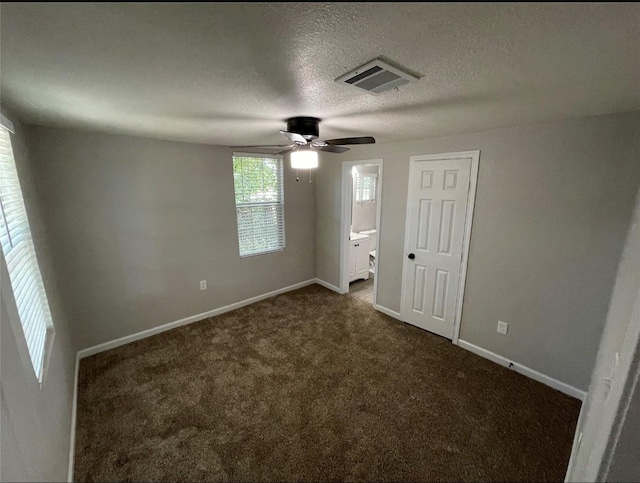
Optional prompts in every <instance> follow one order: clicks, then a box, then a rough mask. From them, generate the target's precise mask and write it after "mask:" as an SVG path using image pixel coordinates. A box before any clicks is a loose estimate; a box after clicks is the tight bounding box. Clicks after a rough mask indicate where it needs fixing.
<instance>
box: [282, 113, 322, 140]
mask: <svg viewBox="0 0 640 483" xmlns="http://www.w3.org/2000/svg"><path fill="white" fill-rule="evenodd" d="M319 126H320V119H318V118H317V117H291V118H289V119H287V131H288V132H295V133H298V134H301V135H302V136H304V138H305V139H307V140H310V139H317V138H318V136H319V135H320V128H319Z"/></svg>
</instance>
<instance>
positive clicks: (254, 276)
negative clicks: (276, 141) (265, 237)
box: [30, 127, 315, 349]
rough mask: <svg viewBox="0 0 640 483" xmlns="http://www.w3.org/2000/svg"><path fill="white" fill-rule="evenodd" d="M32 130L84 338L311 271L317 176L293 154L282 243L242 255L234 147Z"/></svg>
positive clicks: (184, 312) (134, 327) (123, 331)
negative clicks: (308, 177) (305, 176)
mask: <svg viewBox="0 0 640 483" xmlns="http://www.w3.org/2000/svg"><path fill="white" fill-rule="evenodd" d="M30 140H31V143H32V145H33V147H34V158H35V162H36V163H37V167H38V176H37V179H36V181H37V185H38V187H39V189H40V191H41V193H42V203H43V206H44V207H45V210H46V212H45V213H46V217H47V220H48V221H49V224H50V229H51V234H52V237H51V241H52V250H53V254H54V257H55V262H56V270H57V272H58V273H59V274H60V276H61V279H62V280H63V283H62V284H61V290H62V295H63V296H64V298H65V300H66V302H67V303H68V313H69V317H70V320H71V323H72V327H73V329H74V336H75V340H76V343H77V345H78V347H79V348H80V349H83V348H87V347H90V346H93V345H96V344H100V343H103V342H107V341H112V340H114V339H117V338H120V337H123V336H126V335H130V334H133V333H136V332H139V331H142V330H145V329H150V328H153V327H156V326H159V325H162V324H166V323H168V322H172V321H175V320H178V319H181V318H184V317H188V316H192V315H196V314H199V313H203V312H206V311H209V310H212V309H215V308H218V307H222V306H225V305H228V304H231V303H234V302H238V301H241V300H244V299H247V298H249V297H253V296H256V295H260V294H264V293H266V292H270V291H273V290H276V289H280V288H282V287H286V286H288V285H291V284H295V283H297V282H302V281H304V280H308V279H310V278H313V277H314V269H315V258H314V253H315V250H314V241H315V235H314V230H315V225H314V219H313V214H314V203H315V193H314V191H315V184H313V185H310V184H309V183H308V182H302V180H301V181H300V182H296V181H295V176H294V173H293V172H292V171H291V170H290V168H289V167H288V162H285V170H284V177H285V229H286V249H285V250H284V251H283V252H277V253H272V254H267V255H260V256H255V257H250V258H244V259H240V257H239V255H238V239H237V227H236V212H235V201H234V193H233V166H232V160H231V156H232V152H231V150H229V149H227V148H223V147H219V146H210V145H198V144H185V143H178V142H170V141H159V140H152V139H145V138H136V137H130V136H121V135H108V134H98V133H92V132H84V131H75V130H67V129H54V128H46V127H34V128H32V129H31V132H30ZM200 280H207V281H208V290H206V291H200V290H199V281H200Z"/></svg>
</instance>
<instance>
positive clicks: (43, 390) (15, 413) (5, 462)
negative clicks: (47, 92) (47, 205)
mask: <svg viewBox="0 0 640 483" xmlns="http://www.w3.org/2000/svg"><path fill="white" fill-rule="evenodd" d="M5 113H6V112H5ZM6 114H8V117H10V118H11V120H12V121H13V122H14V125H15V126H14V127H15V134H13V135H12V136H11V137H12V146H13V152H14V157H15V160H16V166H17V169H18V176H19V178H20V184H21V188H22V193H23V196H24V200H25V205H26V208H27V216H28V218H29V225H30V228H31V233H32V235H33V241H34V246H35V249H36V256H37V259H38V265H39V267H40V271H41V273H42V278H43V283H44V287H45V290H46V293H47V298H48V300H49V305H50V309H51V316H52V319H53V323H54V329H55V336H54V339H53V343H52V345H51V348H50V352H49V354H48V355H46V357H47V358H48V363H47V364H46V365H45V373H44V379H43V382H42V386H41V385H40V384H39V383H38V380H37V379H36V375H35V372H34V370H33V367H32V365H31V360H30V358H29V352H28V349H27V345H26V341H25V337H24V332H23V331H22V327H21V325H20V320H19V318H18V313H17V308H16V304H15V300H14V298H13V292H12V290H11V281H10V280H9V274H8V272H7V269H6V264H5V260H4V257H3V256H2V253H1V252H0V262H1V263H0V266H1V267H0V268H1V280H0V287H1V288H2V295H1V297H0V302H1V303H0V326H1V328H0V330H1V335H0V344H1V349H0V375H1V377H0V388H1V391H0V395H1V399H2V401H1V405H0V406H1V408H2V410H1V414H2V416H1V424H0V433H1V438H0V457H1V458H2V465H0V480H2V481H66V480H67V471H68V464H69V438H70V433H71V411H72V400H73V383H74V370H75V358H76V348H75V347H74V346H73V344H72V342H71V337H70V327H69V325H68V321H67V318H66V315H65V310H64V306H63V304H62V303H61V297H60V294H59V290H58V289H59V278H58V277H56V275H55V272H54V270H53V264H52V255H51V252H50V250H49V248H50V243H49V236H50V233H49V231H48V230H47V227H48V225H46V224H45V223H44V214H43V213H42V211H41V209H40V208H41V205H40V204H39V202H38V199H39V197H38V193H37V190H36V189H35V184H34V182H33V175H34V171H35V168H34V166H33V163H32V161H33V159H32V157H31V156H30V149H29V148H30V146H28V145H27V143H26V141H25V136H24V134H25V131H24V128H23V126H22V125H21V124H20V122H19V121H18V119H17V117H15V116H13V115H11V114H10V113H6Z"/></svg>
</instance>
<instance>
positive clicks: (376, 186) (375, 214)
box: [340, 159, 382, 305]
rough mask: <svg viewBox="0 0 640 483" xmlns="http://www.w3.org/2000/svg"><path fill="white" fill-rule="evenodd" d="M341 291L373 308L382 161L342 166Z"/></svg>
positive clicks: (350, 163)
mask: <svg viewBox="0 0 640 483" xmlns="http://www.w3.org/2000/svg"><path fill="white" fill-rule="evenodd" d="M342 184H343V210H342V237H341V238H342V249H341V256H340V260H341V265H342V268H341V275H340V284H341V291H342V292H343V293H348V294H349V295H352V296H354V297H357V298H359V299H361V300H363V301H365V302H367V303H370V304H373V305H375V303H376V294H377V273H378V266H379V259H380V256H379V248H378V247H379V243H378V241H379V237H380V212H381V206H382V203H381V196H382V160H381V159H380V160H378V159H376V160H367V161H354V162H349V163H343V172H342Z"/></svg>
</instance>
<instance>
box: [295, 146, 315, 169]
mask: <svg viewBox="0 0 640 483" xmlns="http://www.w3.org/2000/svg"><path fill="white" fill-rule="evenodd" d="M290 156H291V167H292V168H293V169H314V168H317V167H318V152H317V151H313V150H312V149H298V150H296V151H293V152H292V153H291V155H290Z"/></svg>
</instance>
